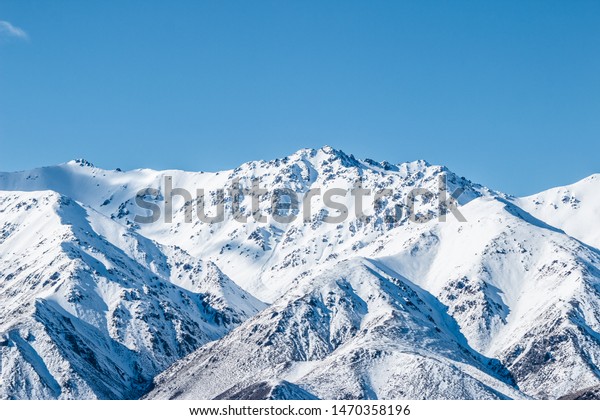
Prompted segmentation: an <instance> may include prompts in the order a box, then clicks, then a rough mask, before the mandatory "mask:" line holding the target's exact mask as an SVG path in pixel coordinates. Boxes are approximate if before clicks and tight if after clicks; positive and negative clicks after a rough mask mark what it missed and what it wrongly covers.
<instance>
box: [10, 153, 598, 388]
mask: <svg viewBox="0 0 600 420" xmlns="http://www.w3.org/2000/svg"><path fill="white" fill-rule="evenodd" d="M599 180H600V176H598V175H592V176H591V177H589V178H586V179H585V180H582V181H580V182H579V183H576V184H573V185H571V186H567V187H561V188H557V189H552V190H549V191H546V192H542V193H540V194H537V195H534V196H531V197H525V198H516V197H512V196H510V195H507V194H504V193H501V192H498V191H492V190H490V189H488V188H486V187H484V186H482V185H479V184H475V183H473V182H471V181H469V180H467V179H465V178H463V177H460V176H458V175H456V174H454V173H453V172H451V171H450V170H449V169H448V168H446V167H444V166H437V165H431V164H429V163H427V162H425V161H416V162H408V163H402V164H393V163H389V162H375V161H373V160H370V159H362V160H361V159H357V158H355V157H354V156H352V155H348V154H346V153H344V152H342V151H340V150H335V149H332V148H330V147H324V148H322V149H318V150H315V149H303V150H300V151H298V152H296V153H294V154H292V155H290V156H288V157H285V158H283V159H275V160H272V161H257V162H249V163H246V164H243V165H241V166H240V167H238V168H236V169H234V170H228V171H221V172H217V173H207V172H183V171H174V170H173V171H153V170H149V169H141V170H134V171H127V172H123V171H121V170H104V169H100V168H96V167H95V166H94V165H92V164H91V163H89V162H88V161H85V160H81V159H80V160H76V161H71V162H68V163H66V164H62V165H57V166H52V167H46V168H39V169H34V170H31V171H23V172H14V173H0V203H1V204H0V302H2V304H3V305H2V309H1V310H0V337H3V338H0V367H1V370H0V375H1V376H2V381H1V382H0V396H2V397H3V398H136V397H139V396H140V395H142V394H144V393H145V392H147V391H148V390H149V389H150V388H151V390H150V392H149V393H148V394H147V395H146V396H145V398H232V399H248V398H271V399H290V398H291V399H304V398H334V399H338V398H360V399H363V398H365V399H371V398H380V399H390V398H414V399H420V398H460V399H464V398H468V399H470V398H499V399H503V398H559V397H561V396H564V395H569V394H572V393H576V392H579V391H580V390H585V389H588V388H591V387H597V386H600V370H599V366H600V284H599V280H600V251H598V245H599V244H600V239H599V237H598V235H597V232H598V231H599V229H598V227H597V226H596V225H597V222H598V215H599V214H600V199H599V198H600V197H598V193H597V191H599V189H598V182H599ZM170 186H172V187H173V188H176V189H178V190H175V192H176V193H177V194H178V195H177V196H175V197H173V198H172V199H171V197H170V194H169V188H170ZM253 186H254V187H253ZM235 187H238V189H235V192H234V193H233V194H232V190H231V189H232V188H235ZM358 188H360V189H364V190H368V191H370V192H371V194H370V195H367V196H365V197H364V202H363V209H364V211H362V212H360V211H359V203H358V201H357V199H356V191H357V189H358ZM259 189H263V190H264V191H258V190H259ZM219 190H221V191H222V193H221V191H219ZM328 191H329V192H330V193H334V194H333V195H331V196H329V197H328V196H327V194H326V193H327V192H328ZM258 192H260V194H258ZM383 192H385V193H383ZM452 194H454V197H456V200H453V199H449V197H450V196H452ZM286 195H287V198H288V200H287V201H286V200H284V203H285V204H286V205H284V206H281V207H280V208H277V209H274V208H273V206H272V201H273V200H278V199H280V198H281V196H286ZM376 195H377V196H378V197H379V198H378V199H377V200H375V201H374V198H375V196H376ZM233 196H235V199H234V198H233ZM294 197H295V198H294ZM308 199H310V200H308ZM140 200H141V201H140ZM294 200H297V202H296V203H295V201H294ZM165 202H166V203H168V204H165ZM140 203H141V204H142V205H143V208H142V207H140ZM305 203H306V205H305ZM332 203H333V204H332ZM336 203H337V205H336ZM440 203H441V204H440ZM294 204H297V205H296V206H294ZM202 205H204V208H202ZM220 206H222V211H221V213H222V214H223V218H222V220H219V221H216V222H214V223H207V222H206V218H207V217H212V216H216V215H218V214H219V212H218V209H219V207H220ZM169 207H171V208H172V211H170V209H169ZM203 210H204V211H205V212H206V213H207V214H206V215H204V216H203V214H202V211H203ZM338 210H341V211H342V216H345V217H339V218H337V219H336V216H338V215H339V214H340V212H339V211H338ZM197 212H200V213H199V214H200V216H199V215H198V214H197ZM308 213H310V214H308ZM171 214H172V221H170V220H169V219H170V215H171ZM307 214H308V215H307ZM357 214H358V216H357ZM151 215H153V216H155V219H157V220H156V221H154V222H153V223H147V221H148V219H149V216H151ZM157 215H158V217H156V216H157ZM201 216H202V217H201ZM260 216H264V217H265V218H266V220H264V221H260V220H258V219H259V218H260ZM285 216H289V218H290V219H293V220H284V218H285ZM144 217H145V218H146V219H147V220H144ZM244 218H247V220H245V221H241V220H242V219H244ZM82 349H83V350H82Z"/></svg>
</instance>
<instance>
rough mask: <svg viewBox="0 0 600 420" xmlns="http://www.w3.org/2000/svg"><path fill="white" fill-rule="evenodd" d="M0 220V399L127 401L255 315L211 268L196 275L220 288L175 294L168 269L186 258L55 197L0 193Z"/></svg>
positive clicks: (254, 305)
mask: <svg viewBox="0 0 600 420" xmlns="http://www.w3.org/2000/svg"><path fill="white" fill-rule="evenodd" d="M0 214H1V216H2V219H1V221H0V229H1V230H0V232H1V234H0V273H1V276H2V281H1V282H0V299H1V301H2V305H1V306H0V336H1V337H3V341H2V343H3V344H2V345H1V346H0V363H1V365H0V366H1V369H0V376H1V377H2V380H1V381H0V396H1V397H3V398H131V397H135V396H137V395H139V393H140V392H142V391H143V390H144V388H145V387H146V386H147V385H148V382H149V380H151V379H152V377H153V376H154V375H155V374H156V373H158V372H160V371H161V370H163V369H164V368H165V367H167V366H168V365H169V364H170V363H172V362H174V361H175V360H177V359H179V358H181V357H183V356H185V355H186V354H188V353H189V352H191V351H193V350H194V349H195V348H197V347H199V346H200V345H202V344H204V343H206V342H208V341H211V340H214V339H217V338H219V337H221V336H223V335H224V334H225V333H226V332H227V331H228V330H230V329H231V328H233V327H234V326H235V325H237V324H239V323H240V322H241V321H242V320H244V319H246V318H247V317H249V316H251V315H253V314H254V313H256V312H257V311H258V309H261V308H262V304H261V303H260V302H259V301H257V300H256V299H253V298H251V297H250V296H248V295H247V294H245V293H244V294H242V293H240V289H239V288H237V286H235V285H229V284H227V283H230V282H231V281H230V280H229V279H227V278H226V277H224V276H223V275H220V274H219V273H218V272H215V268H214V267H212V266H209V267H208V268H207V270H206V271H209V272H208V273H204V274H203V273H200V274H197V276H196V278H197V279H198V281H200V282H203V283H204V284H217V283H218V284H220V285H221V288H218V287H212V288H211V291H208V290H203V291H200V289H202V288H203V286H202V285H199V286H198V287H197V288H196V290H190V289H186V288H184V287H181V286H178V285H177V283H180V284H181V285H183V286H186V284H185V283H186V281H185V279H183V278H181V279H180V278H179V277H180V276H176V275H175V274H176V269H174V268H172V267H177V264H188V265H190V266H191V265H194V266H198V267H199V269H200V268H201V267H200V263H199V262H198V261H197V260H196V259H193V258H190V257H189V256H188V255H186V254H184V253H182V252H179V253H178V252H176V251H173V250H171V252H170V253H169V254H164V253H162V252H161V251H160V247H159V246H158V245H157V244H155V243H153V242H152V241H149V240H147V239H143V238H140V237H139V236H137V235H136V234H135V233H133V232H128V231H127V229H126V228H124V227H123V226H121V225H118V224H116V223H115V222H113V221H112V220H110V219H106V218H105V217H104V216H101V215H99V214H97V213H96V212H94V211H93V210H89V209H85V208H84V207H82V206H80V205H79V204H77V203H76V202H74V201H73V200H71V199H69V198H66V197H64V196H61V195H59V194H58V193H55V192H47V191H44V192H32V193H6V192H0ZM94 227H95V228H96V229H97V230H95V229H94ZM99 231H110V232H111V235H113V240H115V241H116V240H117V239H118V242H119V245H121V247H117V246H115V244H114V243H111V242H110V241H108V240H107V239H106V238H105V237H104V236H101V235H100V234H99V233H98V232H99ZM171 276H173V280H174V281H171V280H172V279H171ZM204 289H206V287H204ZM213 291H214V293H213ZM241 301H245V302H248V304H247V305H246V306H244V305H240V304H239V302H241ZM232 305H233V306H232Z"/></svg>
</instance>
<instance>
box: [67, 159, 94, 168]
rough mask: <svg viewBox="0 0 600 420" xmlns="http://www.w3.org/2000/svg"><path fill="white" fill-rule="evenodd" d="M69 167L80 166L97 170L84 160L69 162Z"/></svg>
mask: <svg viewBox="0 0 600 420" xmlns="http://www.w3.org/2000/svg"><path fill="white" fill-rule="evenodd" d="M67 165H79V166H81V167H87V168H95V166H94V164H93V163H92V162H90V161H89V160H86V159H83V158H79V159H73V160H70V161H68V162H67Z"/></svg>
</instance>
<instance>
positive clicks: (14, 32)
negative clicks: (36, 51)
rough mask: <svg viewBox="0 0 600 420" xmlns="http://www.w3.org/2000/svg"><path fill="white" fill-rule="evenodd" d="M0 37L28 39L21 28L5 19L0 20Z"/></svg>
mask: <svg viewBox="0 0 600 420" xmlns="http://www.w3.org/2000/svg"><path fill="white" fill-rule="evenodd" d="M0 38H19V39H28V38H29V36H28V35H27V32H25V31H24V30H23V29H21V28H17V27H16V26H13V25H12V24H11V23H10V22H7V21H5V20H0Z"/></svg>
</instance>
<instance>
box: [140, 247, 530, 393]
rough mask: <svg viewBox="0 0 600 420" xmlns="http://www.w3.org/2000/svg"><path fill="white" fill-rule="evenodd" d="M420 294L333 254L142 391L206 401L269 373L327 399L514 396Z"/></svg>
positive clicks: (503, 375) (496, 370) (504, 376)
mask: <svg viewBox="0 0 600 420" xmlns="http://www.w3.org/2000/svg"><path fill="white" fill-rule="evenodd" d="M421 293H423V294H424V295H426V292H424V291H421V292H420V293H417V292H416V291H415V289H413V288H412V287H411V286H410V285H409V283H408V282H407V281H406V280H403V279H400V278H393V277H390V276H388V275H386V274H385V273H383V272H381V271H380V270H379V269H377V268H376V267H375V266H374V265H373V264H372V263H370V262H368V261H366V260H362V259H356V260H350V261H343V262H340V263H338V264H337V265H336V266H335V267H334V268H332V269H331V270H327V271H326V272H325V273H323V274H322V275H320V276H318V277H316V278H312V279H310V281H306V282H305V284H303V285H302V286H301V287H300V288H298V289H297V290H295V291H293V292H291V293H290V294H289V295H286V296H284V297H282V298H281V299H279V300H278V301H276V302H275V303H274V304H273V305H272V306H271V307H270V308H269V309H267V310H266V311H264V312H262V313H261V314H259V315H257V316H256V317H255V318H253V319H252V320H250V321H248V322H246V323H245V324H243V325H242V326H240V327H239V328H237V329H236V330H235V331H233V332H232V333H231V334H229V335H228V336H227V337H225V338H224V339H222V340H220V341H218V342H217V343H211V344H209V345H207V346H205V347H203V348H202V349H200V350H198V351H197V352H195V353H193V354H192V355H190V356H188V357H187V358H186V359H184V360H183V361H180V362H178V363H176V364H175V365H174V366H173V367H172V368H170V369H169V370H168V371H167V372H165V373H164V374H162V375H160V376H159V377H158V378H157V380H156V388H155V390H154V391H152V392H151V393H150V394H149V395H148V396H147V398H172V397H173V396H176V397H177V398H183V399H211V398H215V397H217V396H219V395H222V393H223V392H226V391H227V392H228V393H229V394H233V393H234V392H240V391H241V390H246V389H248V388H252V387H254V386H256V384H260V383H263V382H268V381H272V380H274V379H275V380H278V381H287V382H288V383H294V384H296V385H297V386H298V387H300V389H302V390H304V391H305V392H308V393H310V394H311V395H314V396H317V397H319V398H327V399H341V398H345V399H374V398H384V399H391V398H393V399H400V398H409V399H418V398H431V397H436V396H438V395H439V394H440V393H441V392H443V393H444V395H445V397H446V398H461V399H471V398H507V397H513V398H514V397H522V395H521V394H520V393H519V392H517V391H516V390H515V389H514V388H513V387H512V386H511V385H512V382H511V379H510V376H509V375H508V372H506V371H504V370H502V369H501V368H500V367H499V366H497V365H496V364H495V363H493V361H491V360H489V359H486V358H483V357H481V356H479V355H477V354H476V353H475V352H473V351H472V350H471V349H469V348H468V347H467V346H463V345H461V344H460V343H461V342H462V341H464V340H463V339H462V337H461V336H460V333H459V332H458V331H457V328H456V326H455V325H454V323H453V322H452V320H451V319H449V318H448V317H446V316H443V315H441V314H439V312H438V311H436V308H434V307H431V306H429V305H428V304H427V302H426V301H425V300H423V299H422V298H421V296H420V294H421ZM415 373H418V374H419V375H423V378H421V380H415V379H417V378H414V375H415ZM431 373H434V375H435V380H423V379H425V376H427V374H431Z"/></svg>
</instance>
